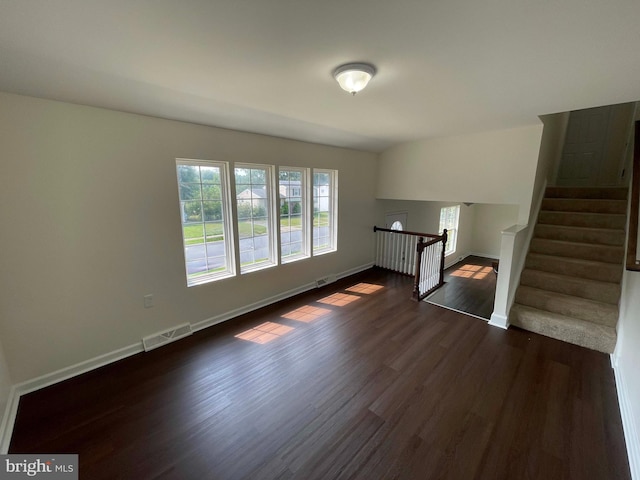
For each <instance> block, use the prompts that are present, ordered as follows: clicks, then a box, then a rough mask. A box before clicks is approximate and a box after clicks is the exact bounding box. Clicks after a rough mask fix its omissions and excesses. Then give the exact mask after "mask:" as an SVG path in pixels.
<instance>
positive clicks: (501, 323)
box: [489, 312, 509, 330]
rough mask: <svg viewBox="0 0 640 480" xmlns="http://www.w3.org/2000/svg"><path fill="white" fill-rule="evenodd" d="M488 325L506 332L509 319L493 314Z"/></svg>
mask: <svg viewBox="0 0 640 480" xmlns="http://www.w3.org/2000/svg"><path fill="white" fill-rule="evenodd" d="M489 325H491V326H492V327H498V328H502V329H503V330H507V329H508V328H509V319H508V318H507V317H506V316H505V315H500V314H499V313H495V312H493V313H492V314H491V320H489Z"/></svg>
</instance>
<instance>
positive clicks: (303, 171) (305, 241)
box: [277, 167, 311, 264]
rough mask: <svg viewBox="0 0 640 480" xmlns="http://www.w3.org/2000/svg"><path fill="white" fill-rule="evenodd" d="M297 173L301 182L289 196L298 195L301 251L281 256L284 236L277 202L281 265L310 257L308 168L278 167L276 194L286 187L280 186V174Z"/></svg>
mask: <svg viewBox="0 0 640 480" xmlns="http://www.w3.org/2000/svg"><path fill="white" fill-rule="evenodd" d="M283 171H285V172H298V173H300V178H301V182H300V187H295V188H291V189H289V190H290V193H291V196H295V194H294V191H296V192H297V193H299V197H300V203H301V205H300V214H301V218H300V222H301V236H302V238H301V242H302V251H301V252H299V253H296V254H293V255H284V254H283V250H284V249H283V246H284V243H283V237H284V236H285V235H283V231H282V218H281V214H280V204H279V202H278V207H277V211H278V229H279V232H280V235H279V237H278V241H279V246H280V262H281V263H283V264H284V263H290V262H295V261H297V260H302V259H305V258H309V256H310V253H309V252H310V250H311V248H310V245H311V234H310V227H311V222H310V221H309V213H308V210H309V207H308V204H309V184H310V181H309V169H308V168H301V167H279V168H278V175H277V178H278V192H280V191H281V188H280V187H281V186H286V184H282V185H281V183H280V182H281V180H280V172H283ZM289 218H291V211H290V210H289Z"/></svg>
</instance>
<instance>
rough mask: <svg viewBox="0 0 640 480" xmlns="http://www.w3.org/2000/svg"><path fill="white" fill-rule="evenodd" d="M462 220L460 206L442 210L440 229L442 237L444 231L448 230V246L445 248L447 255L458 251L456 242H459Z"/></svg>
mask: <svg viewBox="0 0 640 480" xmlns="http://www.w3.org/2000/svg"><path fill="white" fill-rule="evenodd" d="M459 218H460V205H454V206H452V207H444V208H442V209H441V210H440V228H439V232H440V234H441V235H442V232H443V231H444V229H445V228H446V229H447V244H446V245H445V248H444V254H445V255H451V254H452V253H453V252H455V251H456V242H457V240H458V220H459Z"/></svg>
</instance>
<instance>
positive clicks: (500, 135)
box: [376, 124, 542, 223]
mask: <svg viewBox="0 0 640 480" xmlns="http://www.w3.org/2000/svg"><path fill="white" fill-rule="evenodd" d="M541 135H542V124H540V125H533V126H528V127H520V128H513V129H508V130H499V131H493V132H484V133H478V134H470V135H460V136H456V137H447V138H433V139H427V140H420V141H416V142H409V143H405V144H402V145H399V146H397V147H393V148H391V149H389V150H386V151H385V152H383V153H382V154H381V156H380V160H379V165H380V167H379V172H378V185H377V189H376V196H377V197H378V198H381V199H382V198H384V199H397V200H400V199H401V200H434V201H454V202H457V201H464V202H474V203H491V204H512V205H518V207H519V211H518V221H519V222H524V223H526V221H527V220H528V218H529V211H530V207H531V194H532V191H533V184H534V177H535V172H536V165H537V163H538V153H539V149H540V139H541Z"/></svg>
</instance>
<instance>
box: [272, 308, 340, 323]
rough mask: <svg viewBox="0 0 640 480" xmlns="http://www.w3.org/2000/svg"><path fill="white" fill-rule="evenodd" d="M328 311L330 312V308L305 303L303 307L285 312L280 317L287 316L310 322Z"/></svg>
mask: <svg viewBox="0 0 640 480" xmlns="http://www.w3.org/2000/svg"><path fill="white" fill-rule="evenodd" d="M328 313H331V310H329V309H327V308H320V307H312V306H311V305H305V306H304V307H300V308H296V309H295V310H292V311H291V312H289V313H285V314H284V315H282V317H283V318H288V319H289V320H296V321H298V322H304V323H310V322H313V321H314V320H316V319H318V318H320V317H322V316H324V315H326V314H328Z"/></svg>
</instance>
